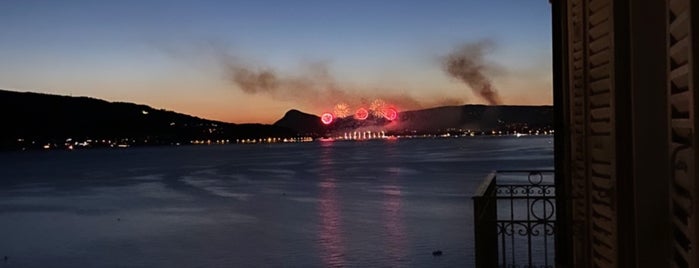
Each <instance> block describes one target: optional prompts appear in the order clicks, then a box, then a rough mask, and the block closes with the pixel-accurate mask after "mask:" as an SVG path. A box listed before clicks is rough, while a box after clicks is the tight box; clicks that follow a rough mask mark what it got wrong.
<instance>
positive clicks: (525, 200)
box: [473, 170, 556, 267]
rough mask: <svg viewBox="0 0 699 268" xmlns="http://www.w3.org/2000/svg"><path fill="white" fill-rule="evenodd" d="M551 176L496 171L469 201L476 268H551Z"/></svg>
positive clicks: (543, 172) (539, 172)
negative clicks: (473, 232) (471, 202)
mask: <svg viewBox="0 0 699 268" xmlns="http://www.w3.org/2000/svg"><path fill="white" fill-rule="evenodd" d="M553 175H554V174H553V170H509V171H495V172H493V173H491V174H490V175H488V177H486V179H485V181H483V183H482V184H481V185H480V186H479V187H478V189H477V190H476V193H475V195H474V196H473V214H474V215H473V221H474V225H473V226H474V231H475V243H476V245H475V246H476V247H475V256H476V267H553V266H554V255H555V252H554V248H555V245H554V234H555V232H556V226H555V221H556V200H555V199H556V196H555V188H554V183H553V177H554V176H553Z"/></svg>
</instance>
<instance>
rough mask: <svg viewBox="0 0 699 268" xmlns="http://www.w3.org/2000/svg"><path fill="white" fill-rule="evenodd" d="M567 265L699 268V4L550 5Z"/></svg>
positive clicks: (652, 0)
mask: <svg viewBox="0 0 699 268" xmlns="http://www.w3.org/2000/svg"><path fill="white" fill-rule="evenodd" d="M550 2H551V5H552V12H553V16H552V20H553V23H552V25H553V35H554V38H553V41H554V44H553V48H554V51H553V55H554V106H555V109H557V111H556V118H555V120H556V127H557V131H556V133H555V135H556V137H555V138H556V144H555V150H556V173H557V174H556V187H557V189H556V191H557V196H558V197H560V198H558V200H557V207H558V218H557V219H558V223H557V228H558V229H557V237H556V244H557V252H556V262H557V265H558V266H560V267H699V221H698V220H697V218H698V217H699V202H698V201H699V181H698V178H697V172H696V167H697V161H698V160H699V156H698V155H697V152H698V151H697V141H699V135H698V134H697V131H696V130H697V126H699V120H697V116H696V112H697V110H698V109H697V101H698V94H699V92H697V87H696V82H695V81H697V79H699V71H698V70H699V68H697V66H696V63H697V62H698V60H699V31H698V29H699V2H698V1H696V0H614V1H613V0H551V1H550Z"/></svg>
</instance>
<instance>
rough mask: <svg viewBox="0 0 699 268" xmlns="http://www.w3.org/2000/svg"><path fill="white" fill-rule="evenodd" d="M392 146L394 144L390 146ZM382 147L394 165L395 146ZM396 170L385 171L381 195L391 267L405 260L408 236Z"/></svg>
mask: <svg viewBox="0 0 699 268" xmlns="http://www.w3.org/2000/svg"><path fill="white" fill-rule="evenodd" d="M391 145H394V144H391ZM391 145H389V146H386V147H384V148H385V150H384V156H385V157H386V158H385V159H386V160H387V161H388V163H392V164H393V163H396V162H397V161H399V160H398V157H399V155H398V154H397V152H396V148H395V146H391ZM400 170H401V169H398V168H388V169H387V171H388V172H387V173H388V174H387V178H386V182H387V185H385V186H384V187H383V190H382V194H383V199H382V206H381V207H382V211H381V214H382V222H383V225H384V229H385V230H386V233H385V234H386V235H385V240H386V241H385V243H386V250H387V253H388V255H389V257H390V260H392V261H393V262H395V263H393V264H392V265H391V266H397V265H398V266H400V265H399V264H400V263H402V262H404V261H406V260H407V254H408V253H407V244H408V236H407V232H406V229H405V222H404V221H405V219H404V216H403V192H402V191H401V185H400V180H401V177H400V176H401V174H400Z"/></svg>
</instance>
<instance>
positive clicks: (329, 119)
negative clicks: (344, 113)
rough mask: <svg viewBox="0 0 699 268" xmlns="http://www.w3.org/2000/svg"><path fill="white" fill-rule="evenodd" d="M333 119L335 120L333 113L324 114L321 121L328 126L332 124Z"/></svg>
mask: <svg viewBox="0 0 699 268" xmlns="http://www.w3.org/2000/svg"><path fill="white" fill-rule="evenodd" d="M333 119H334V116H333V114H331V113H324V114H323V115H321V116H320V121H321V122H323V124H326V125H329V124H330V123H332V122H333Z"/></svg>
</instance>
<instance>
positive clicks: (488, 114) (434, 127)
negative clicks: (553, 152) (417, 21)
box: [275, 105, 553, 135]
mask: <svg viewBox="0 0 699 268" xmlns="http://www.w3.org/2000/svg"><path fill="white" fill-rule="evenodd" d="M552 123H553V107H552V106H510V105H498V106H487V105H463V106H444V107H436V108H430V109H424V110H416V111H404V112H400V113H399V115H398V119H397V120H395V121H388V120H386V119H384V118H382V117H372V116H369V118H368V119H367V120H362V121H360V120H355V119H353V118H352V117H348V118H340V119H336V120H335V121H334V122H333V123H332V124H330V125H328V126H325V125H323V124H322V123H321V122H320V118H319V117H318V116H315V115H311V114H306V113H303V112H299V111H296V110H291V111H289V112H287V113H286V115H284V117H283V118H282V119H280V120H279V121H277V122H276V123H275V125H277V126H283V127H288V128H290V129H293V130H295V131H297V132H299V133H315V134H318V135H326V134H328V133H334V132H346V131H355V130H372V131H376V130H385V131H389V132H393V133H403V132H419V133H433V134H435V133H438V132H444V131H447V130H454V129H468V130H473V131H490V130H511V131H523V130H528V129H551V128H552Z"/></svg>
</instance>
